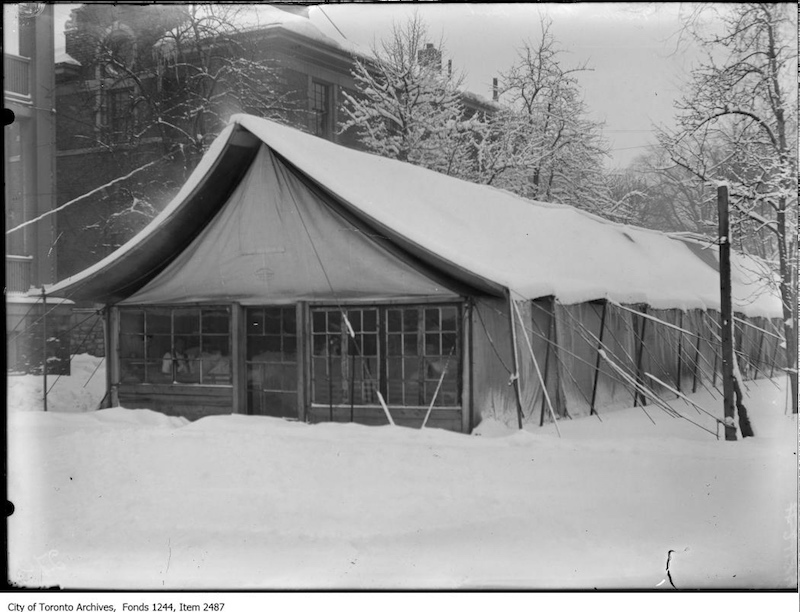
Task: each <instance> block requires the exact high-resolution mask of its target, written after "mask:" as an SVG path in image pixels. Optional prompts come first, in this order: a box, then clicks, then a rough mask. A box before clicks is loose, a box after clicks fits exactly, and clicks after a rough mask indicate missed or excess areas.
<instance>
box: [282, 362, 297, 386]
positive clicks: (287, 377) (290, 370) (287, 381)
mask: <svg viewBox="0 0 800 612" xmlns="http://www.w3.org/2000/svg"><path fill="white" fill-rule="evenodd" d="M281 368H282V373H281V381H282V383H281V384H282V386H281V389H283V390H284V391H296V390H297V366H295V365H284V366H281Z"/></svg>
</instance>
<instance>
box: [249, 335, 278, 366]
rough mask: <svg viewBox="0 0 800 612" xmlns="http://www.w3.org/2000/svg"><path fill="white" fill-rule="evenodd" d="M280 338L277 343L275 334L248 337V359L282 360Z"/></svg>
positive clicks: (261, 360)
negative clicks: (276, 343)
mask: <svg viewBox="0 0 800 612" xmlns="http://www.w3.org/2000/svg"><path fill="white" fill-rule="evenodd" d="M280 358H281V355H280V339H279V342H278V345H277V347H276V345H275V337H274V336H255V337H251V338H248V339H247V360H248V361H260V362H263V361H280Z"/></svg>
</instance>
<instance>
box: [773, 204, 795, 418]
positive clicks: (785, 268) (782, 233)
mask: <svg viewBox="0 0 800 612" xmlns="http://www.w3.org/2000/svg"><path fill="white" fill-rule="evenodd" d="M777 216H778V265H779V269H780V276H781V284H780V286H781V303H782V306H783V336H784V344H785V347H786V370H787V374H788V378H789V382H788V384H789V394H790V395H791V398H792V414H797V337H796V336H795V333H796V332H795V320H794V308H793V304H794V297H793V294H794V292H793V291H792V266H791V265H790V263H789V261H788V259H789V258H788V256H787V254H788V252H787V246H788V245H787V244H786V200H785V198H781V202H780V209H779V210H778V215H777Z"/></svg>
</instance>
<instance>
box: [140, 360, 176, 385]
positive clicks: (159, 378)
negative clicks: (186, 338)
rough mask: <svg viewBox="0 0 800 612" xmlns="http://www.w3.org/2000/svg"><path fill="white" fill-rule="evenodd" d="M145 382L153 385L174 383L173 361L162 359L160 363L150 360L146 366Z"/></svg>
mask: <svg viewBox="0 0 800 612" xmlns="http://www.w3.org/2000/svg"><path fill="white" fill-rule="evenodd" d="M145 369H146V372H147V373H146V374H145V377H146V378H145V380H146V382H148V383H151V384H166V385H168V384H171V383H172V360H171V359H160V360H158V361H152V360H148V361H147V362H146V364H145Z"/></svg>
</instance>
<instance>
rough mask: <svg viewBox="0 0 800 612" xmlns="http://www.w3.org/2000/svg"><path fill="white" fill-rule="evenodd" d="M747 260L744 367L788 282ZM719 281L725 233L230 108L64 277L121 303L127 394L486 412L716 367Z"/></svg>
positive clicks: (387, 416) (551, 409)
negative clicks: (212, 133)
mask: <svg viewBox="0 0 800 612" xmlns="http://www.w3.org/2000/svg"><path fill="white" fill-rule="evenodd" d="M733 270H734V271H733V287H734V310H735V311H736V313H737V338H736V340H737V344H736V347H737V351H738V355H739V361H740V365H741V369H742V373H743V375H744V376H745V377H747V376H768V375H770V374H771V373H772V371H774V369H775V367H777V366H778V365H779V361H780V351H778V345H779V343H780V341H781V339H780V334H779V332H778V331H777V330H778V326H777V325H775V324H774V321H773V320H774V319H776V318H779V317H780V315H781V308H780V301H779V298H778V297H777V295H776V294H775V293H774V292H773V291H772V290H771V289H770V285H769V283H766V282H765V281H764V280H763V279H764V277H765V269H764V268H763V264H761V263H759V262H758V261H756V260H753V259H750V258H746V257H744V256H742V255H737V256H735V257H734V261H733ZM718 287H719V275H718V270H717V255H716V251H715V249H714V248H713V247H708V246H707V245H702V244H700V243H694V242H692V241H689V240H682V239H677V238H675V237H670V236H668V235H665V234H663V233H659V232H654V231H649V230H644V229H641V228H635V227H631V226H624V225H619V224H614V223H611V222H608V221H606V220H603V219H600V218H598V217H594V216H592V215H589V214H587V213H584V212H581V211H579V210H577V209H574V208H571V207H565V206H559V205H551V204H543V203H539V202H532V201H528V200H525V199H522V198H519V197H517V196H515V195H513V194H510V193H508V192H505V191H501V190H497V189H494V188H491V187H487V186H482V185H475V184H472V183H468V182H464V181H461V180H458V179H454V178H451V177H447V176H444V175H441V174H437V173H435V172H432V171H429V170H425V169H422V168H418V167H415V166H411V165H409V164H405V163H402V162H398V161H395V160H390V159H385V158H380V157H376V156H373V155H370V154H367V153H363V152H359V151H355V150H352V149H347V148H343V147H341V146H338V145H335V144H333V143H331V142H328V141H325V140H322V139H319V138H316V137H314V136H311V135H308V134H304V133H302V132H299V131H297V130H294V129H291V128H288V127H285V126H281V125H278V124H275V123H272V122H270V121H267V120H263V119H259V118H256V117H252V116H247V115H236V116H234V117H233V118H232V120H231V123H230V125H229V126H228V127H227V128H226V129H225V130H224V131H223V132H222V134H220V136H219V137H218V138H217V139H216V140H215V142H214V143H213V144H212V146H211V148H210V149H209V151H208V152H207V153H206V155H205V156H204V157H203V159H202V161H201V163H200V164H199V166H198V167H197V169H196V170H195V171H194V173H193V174H192V176H191V177H190V179H189V181H188V182H187V184H186V185H184V187H183V188H182V189H181V191H180V193H179V194H178V195H177V196H176V197H175V199H174V200H173V201H172V202H171V203H170V204H169V205H168V206H167V207H166V208H165V210H164V211H163V212H162V213H161V214H160V215H159V216H158V217H157V218H156V219H155V220H154V221H153V222H152V223H151V224H150V225H149V226H148V227H147V228H146V229H145V230H144V231H142V232H141V233H140V234H139V235H137V236H136V237H135V238H134V239H133V240H131V241H130V242H129V243H128V244H126V245H124V246H123V247H122V248H120V249H119V250H118V251H116V252H115V253H113V254H112V255H110V256H109V257H107V258H106V259H104V260H102V261H100V262H99V263H97V264H96V265H94V266H92V267H91V268H89V269H87V270H85V271H84V272H82V273H80V274H78V275H76V276H73V277H71V278H68V279H65V280H64V281H62V282H60V283H58V284H57V285H55V286H54V287H53V288H52V289H51V290H50V294H51V295H54V296H60V297H64V298H69V299H81V300H92V301H95V302H97V303H100V304H103V305H104V306H105V312H106V313H107V322H108V326H107V329H108V347H107V348H108V355H109V356H110V367H109V368H108V377H109V380H108V383H109V389H110V397H111V401H112V402H114V403H115V404H116V403H120V404H122V405H124V406H126V407H150V408H154V409H158V410H162V411H164V412H167V413H170V414H182V415H184V416H188V417H190V418H197V417H200V416H203V415H208V414H220V413H230V412H236V413H244V414H266V415H274V416H284V417H291V418H299V419H303V420H308V421H311V422H316V421H322V420H336V421H350V420H353V421H358V422H363V423H376V424H377V423H387V422H389V421H390V420H391V421H394V422H396V423H398V424H408V425H414V426H419V425H420V424H421V423H422V422H423V420H424V419H426V418H427V419H428V422H427V424H428V425H432V426H438V427H445V428H449V429H453V430H457V431H470V430H471V429H472V428H473V427H474V426H476V425H477V424H478V423H479V422H480V420H481V419H482V418H485V417H486V416H489V415H491V416H493V417H496V418H500V419H501V420H506V421H514V422H522V421H525V422H536V423H544V422H545V421H548V420H552V419H560V418H570V417H576V416H579V415H585V414H591V413H595V412H596V413H598V414H599V413H601V412H602V411H603V410H607V409H611V408H612V407H613V406H615V405H619V404H624V403H627V404H630V403H631V402H632V401H635V402H637V403H640V402H644V403H647V402H652V401H657V400H658V396H659V395H662V396H663V395H665V394H670V393H673V394H674V393H675V392H683V393H685V392H687V391H689V392H690V391H692V390H695V389H697V388H698V387H699V386H705V387H708V388H710V389H712V388H713V386H714V385H715V384H717V380H716V379H717V377H718V373H717V372H718V370H719V342H718V337H719V321H718V315H717V311H718V309H719V289H718ZM431 406H433V408H430V407H431ZM426 415H427V417H426Z"/></svg>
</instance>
